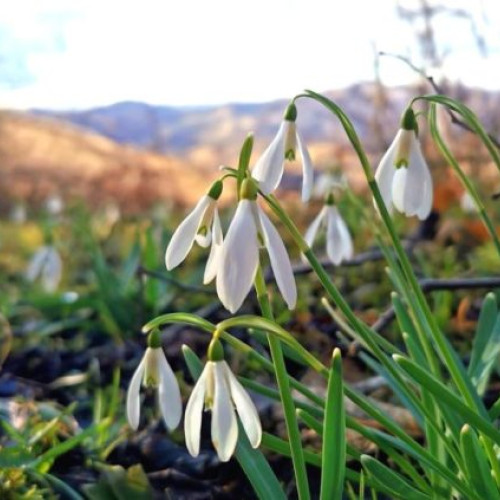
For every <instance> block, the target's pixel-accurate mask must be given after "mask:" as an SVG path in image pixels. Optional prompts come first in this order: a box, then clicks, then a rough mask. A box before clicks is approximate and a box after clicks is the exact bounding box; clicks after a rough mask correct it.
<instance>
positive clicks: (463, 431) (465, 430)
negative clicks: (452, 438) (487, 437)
mask: <svg viewBox="0 0 500 500" xmlns="http://www.w3.org/2000/svg"><path fill="white" fill-rule="evenodd" d="M470 431H471V429H470V425H469V424H464V425H463V427H462V428H461V429H460V434H461V435H462V436H463V435H464V434H469V433H470Z"/></svg>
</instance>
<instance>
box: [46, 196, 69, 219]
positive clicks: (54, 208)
mask: <svg viewBox="0 0 500 500" xmlns="http://www.w3.org/2000/svg"><path fill="white" fill-rule="evenodd" d="M45 208H46V210H47V212H48V213H49V214H50V215H59V214H60V213H61V212H62V211H63V210H64V202H63V200H62V198H61V197H60V196H59V195H57V194H53V195H52V196H49V198H47V200H46V201H45Z"/></svg>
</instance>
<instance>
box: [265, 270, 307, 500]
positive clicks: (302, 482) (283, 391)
mask: <svg viewBox="0 0 500 500" xmlns="http://www.w3.org/2000/svg"><path fill="white" fill-rule="evenodd" d="M255 291H256V292H257V300H258V301H259V305H260V308H261V311H262V315H263V316H264V318H266V319H269V320H274V315H273V311H272V308H271V303H270V301H269V296H268V294H267V288H266V282H265V280H264V274H263V273H262V268H261V267H260V265H259V266H258V268H257V274H256V277H255ZM267 338H268V341H269V349H270V351H271V357H272V360H273V364H274V369H275V373H276V381H277V383H278V389H279V392H280V397H281V402H282V404H283V413H284V415H285V423H286V428H287V432H288V437H289V441H290V450H291V455H292V462H293V468H294V470H295V480H296V482H297V493H298V496H299V499H300V500H309V499H310V498H311V497H310V493H309V482H308V479H307V471H306V464H305V460H304V453H303V450H302V442H301V437H300V430H299V425H298V422H297V417H296V413H295V405H294V403H293V398H292V392H291V390H290V384H289V381H288V374H287V371H286V366H285V359H284V357H283V350H282V348H281V344H280V341H279V340H278V339H277V338H276V337H275V336H274V335H272V334H268V335H267Z"/></svg>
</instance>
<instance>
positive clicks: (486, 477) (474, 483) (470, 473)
mask: <svg viewBox="0 0 500 500" xmlns="http://www.w3.org/2000/svg"><path fill="white" fill-rule="evenodd" d="M460 451H461V452H462V457H463V459H464V461H465V470H466V472H467V479H468V480H469V482H470V485H471V487H472V488H474V489H475V490H476V491H477V492H478V493H479V494H480V495H481V497H482V498H488V500H494V499H499V498H500V493H499V492H498V488H497V487H496V485H495V483H494V481H493V478H492V477H491V468H490V466H489V463H488V459H487V458H486V453H485V451H484V449H483V448H482V447H481V445H480V444H479V440H478V438H477V435H476V433H475V432H474V431H473V430H472V429H471V427H470V426H469V425H467V424H466V425H464V426H463V427H462V431H461V433H460Z"/></svg>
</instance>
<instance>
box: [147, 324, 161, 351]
mask: <svg viewBox="0 0 500 500" xmlns="http://www.w3.org/2000/svg"><path fill="white" fill-rule="evenodd" d="M148 347H151V348H152V349H158V348H160V347H161V335H160V330H158V328H155V329H154V330H153V331H152V332H151V333H150V334H149V335H148Z"/></svg>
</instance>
